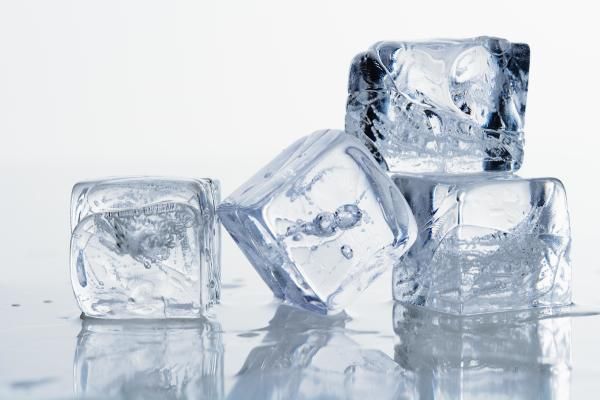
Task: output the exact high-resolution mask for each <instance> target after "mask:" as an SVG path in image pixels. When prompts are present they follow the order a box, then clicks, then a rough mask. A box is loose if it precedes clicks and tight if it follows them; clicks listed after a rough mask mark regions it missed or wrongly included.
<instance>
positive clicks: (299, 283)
mask: <svg viewBox="0 0 600 400" xmlns="http://www.w3.org/2000/svg"><path fill="white" fill-rule="evenodd" d="M218 213H219V216H220V218H221V221H222V222H223V224H224V225H225V227H226V228H227V230H228V231H229V232H230V233H231V235H232V236H233V238H234V240H235V241H236V242H237V243H238V244H239V246H240V247H241V249H242V250H243V251H244V253H245V254H246V256H247V257H248V258H249V259H250V261H251V263H252V264H253V265H254V268H255V269H256V271H257V272H258V273H259V274H260V276H261V277H262V278H263V280H264V281H265V282H266V283H267V285H268V286H269V287H270V288H271V290H272V291H273V293H274V294H275V295H276V296H277V297H280V298H284V299H286V300H289V301H290V302H292V303H294V304H296V305H300V306H302V307H305V308H308V309H311V310H316V311H319V312H322V313H326V312H328V311H331V310H334V311H335V310H339V309H340V308H343V307H344V306H345V305H346V304H348V303H349V302H350V300H352V299H353V298H354V297H356V296H357V295H358V294H359V293H360V292H362V291H363V290H364V289H365V288H366V287H367V286H368V285H369V284H370V283H371V282H372V281H373V279H375V278H376V277H377V276H379V275H380V274H381V273H382V272H383V271H384V270H385V268H386V267H387V266H389V265H391V264H392V263H393V261H394V260H397V259H398V258H399V257H400V256H401V255H402V254H403V253H404V252H405V251H406V249H407V248H408V247H409V246H410V244H411V243H412V241H413V235H414V233H415V225H414V219H413V217H412V214H411V212H410V209H409V208H408V207H407V205H406V202H405V201H404V199H403V198H402V195H401V194H400V192H399V191H398V190H397V188H396V187H395V186H394V184H393V182H392V181H391V180H390V179H389V177H388V176H387V175H386V174H385V173H384V172H383V171H382V170H381V169H380V168H379V167H378V166H377V164H376V162H375V160H373V158H372V157H371V155H370V154H369V152H368V151H367V150H366V149H364V147H363V146H362V144H361V143H360V142H359V141H358V140H356V139H355V138H352V137H351V136H349V135H346V134H344V133H343V132H340V131H321V132H317V133H315V134H313V135H310V136H307V137H304V138H302V139H300V140H299V141H297V142H296V143H294V144H293V145H292V146H291V147H289V148H288V149H287V150H285V151H284V152H283V153H282V154H281V155H279V156H278V157H277V158H275V160H273V161H272V162H271V163H269V164H268V165H267V166H266V167H264V168H263V169H262V170H260V171H259V172H258V173H257V174H256V175H255V176H254V177H252V178H251V179H250V180H249V181H248V182H246V183H245V184H244V185H242V186H241V187H240V188H239V189H238V190H237V191H235V192H234V193H233V194H232V195H231V196H229V197H228V198H227V199H225V201H224V202H223V203H222V204H221V205H220V206H219V210H218Z"/></svg>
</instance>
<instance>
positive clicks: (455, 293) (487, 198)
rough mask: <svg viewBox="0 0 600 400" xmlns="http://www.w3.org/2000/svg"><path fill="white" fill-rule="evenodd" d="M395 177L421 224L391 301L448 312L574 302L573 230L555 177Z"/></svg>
mask: <svg viewBox="0 0 600 400" xmlns="http://www.w3.org/2000/svg"><path fill="white" fill-rule="evenodd" d="M394 181H395V182H396V184H397V186H398V188H399V189H400V190H401V191H402V193H403V194H404V197H405V198H406V200H407V202H408V203H409V205H410V206H411V208H412V210H413V213H414V215H415V218H416V220H417V225H418V226H419V233H418V236H417V240H416V242H415V244H414V245H413V247H412V248H411V249H410V251H409V252H408V253H406V255H405V256H404V257H403V258H402V260H401V262H400V263H398V264H397V265H396V266H395V267H394V273H393V293H394V298H395V299H396V300H398V301H402V302H407V303H411V304H415V305H420V306H425V307H429V308H432V309H436V310H438V311H443V312H448V313H453V314H478V313H487V312H495V311H503V310H514V309H526V308H530V307H543V306H559V305H566V304H570V303H571V266H570V248H571V232H570V223H569V213H568V209H567V199H566V194H565V190H564V187H563V185H562V183H561V182H560V181H558V180H557V179H552V178H541V179H522V178H519V177H516V176H514V175H490V174H484V175H466V176H464V175H463V176H448V175H446V176H408V175H395V176H394Z"/></svg>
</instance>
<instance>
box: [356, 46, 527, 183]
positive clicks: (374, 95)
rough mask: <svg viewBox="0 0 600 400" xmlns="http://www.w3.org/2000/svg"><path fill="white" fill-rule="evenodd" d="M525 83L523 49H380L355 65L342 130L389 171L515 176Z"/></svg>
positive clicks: (519, 157)
mask: <svg viewBox="0 0 600 400" xmlns="http://www.w3.org/2000/svg"><path fill="white" fill-rule="evenodd" d="M528 76H529V47H528V46H527V45H526V44H521V43H510V42H508V41H506V40H504V39H498V38H491V37H478V38H474V39H465V40H438V41H431V42H380V43H377V44H375V45H374V46H373V47H371V49H369V50H368V51H367V52H364V53H361V54H359V55H357V56H356V57H355V58H354V60H353V62H352V66H351V70H350V80H349V87H348V104H347V113H346V131H347V132H348V133H350V134H352V135H355V136H357V137H359V138H361V139H362V140H363V141H364V142H365V144H366V145H367V146H368V147H369V148H370V149H371V151H372V152H373V154H374V155H375V156H376V157H377V158H378V160H379V161H380V162H381V163H382V164H383V165H385V166H386V167H387V168H388V169H389V170H390V171H392V172H439V173H441V172H450V173H470V172H480V171H514V170H518V169H519V167H520V166H521V163H522V159H523V125H524V117H525V103H526V97H527V84H528Z"/></svg>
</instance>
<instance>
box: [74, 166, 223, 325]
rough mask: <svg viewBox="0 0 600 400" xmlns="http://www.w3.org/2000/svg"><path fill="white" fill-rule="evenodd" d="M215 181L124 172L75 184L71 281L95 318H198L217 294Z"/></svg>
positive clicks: (83, 309) (82, 306) (218, 253)
mask: <svg viewBox="0 0 600 400" xmlns="http://www.w3.org/2000/svg"><path fill="white" fill-rule="evenodd" d="M218 201H219V186H218V183H217V182H216V181H214V180H210V179H202V180H184V179H178V180H173V179H163V178H123V179H108V180H103V181H94V182H83V183H78V184H77V185H75V186H74V188H73V194H72V200H71V229H72V238H71V281H72V285H73V290H74V292H75V297H76V299H77V302H78V303H79V306H80V308H81V310H82V311H83V312H84V313H85V314H86V315H88V316H92V317H98V318H189V317H198V316H200V314H201V313H202V311H203V310H205V309H206V308H207V307H208V306H210V305H211V304H213V303H215V302H217V301H218V299H219V291H220V248H219V246H220V242H219V241H220V228H219V225H218V222H217V219H216V212H215V208H216V203H218Z"/></svg>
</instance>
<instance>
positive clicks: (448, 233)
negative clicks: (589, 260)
mask: <svg viewBox="0 0 600 400" xmlns="http://www.w3.org/2000/svg"><path fill="white" fill-rule="evenodd" d="M528 70H529V47H528V46H527V45H526V44H513V43H510V42H508V41H506V40H504V39H498V38H490V37H479V38H474V39H466V40H439V41H433V42H381V43H378V44H376V45H375V46H373V47H372V48H371V49H370V50H369V51H367V52H365V53H361V54H359V55H358V56H356V57H355V58H354V60H353V62H352V66H351V70H350V80H349V89H348V102H347V114H346V130H347V132H348V133H349V134H352V135H354V136H357V137H359V138H361V139H362V141H363V142H364V143H365V144H366V146H367V147H368V148H369V149H370V150H371V152H372V153H373V155H374V156H375V158H376V159H377V160H378V161H379V163H380V164H381V165H382V166H384V167H385V168H387V169H388V171H389V172H390V174H391V175H392V177H393V179H394V181H395V183H396V185H397V187H398V188H399V189H400V191H401V192H402V193H403V195H404V197H405V198H406V200H407V201H408V203H409V205H410V207H411V209H412V211H413V212H414V214H415V217H416V221H417V225H418V231H419V232H418V235H417V241H416V243H415V245H414V246H413V247H412V248H411V249H410V251H409V252H408V253H407V254H406V255H405V256H404V257H403V258H402V260H401V261H400V262H399V263H397V265H396V266H395V267H394V274H393V294H394V298H395V299H396V300H399V301H403V302H408V303H411V304H415V305H421V306H426V307H429V308H432V309H435V310H438V311H443V312H449V313H454V314H478V313H486V312H494V311H503V310H513V309H525V308H530V307H536V306H556V305H564V304H569V303H570V302H571V289H570V272H571V270H570V259H569V252H570V243H571V239H570V226H569V214H568V210H567V203H566V195H565V191H564V188H563V186H562V184H561V182H560V181H558V180H556V179H552V178H547V179H546V178H542V179H523V178H520V177H518V176H515V175H513V174H512V172H514V171H516V170H518V169H519V168H520V166H521V163H522V159H523V120H524V114H525V102H526V96H527V82H528Z"/></svg>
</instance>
